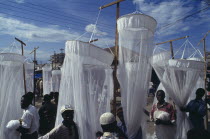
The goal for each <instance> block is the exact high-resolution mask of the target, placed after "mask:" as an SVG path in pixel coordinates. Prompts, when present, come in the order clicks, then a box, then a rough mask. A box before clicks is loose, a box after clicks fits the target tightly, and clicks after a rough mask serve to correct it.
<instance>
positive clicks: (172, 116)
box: [150, 102, 176, 121]
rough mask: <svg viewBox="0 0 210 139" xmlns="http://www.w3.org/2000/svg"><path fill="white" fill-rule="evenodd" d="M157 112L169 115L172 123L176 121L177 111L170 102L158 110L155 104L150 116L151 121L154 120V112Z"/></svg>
mask: <svg viewBox="0 0 210 139" xmlns="http://www.w3.org/2000/svg"><path fill="white" fill-rule="evenodd" d="M157 110H159V111H164V112H167V113H169V115H170V120H171V121H174V120H175V119H176V117H175V110H174V108H173V106H172V105H171V104H170V103H168V102H165V103H163V105H161V106H160V107H159V108H157V104H154V105H153V107H152V111H151V114H150V117H151V119H154V112H155V111H157ZM154 120H156V119H154Z"/></svg>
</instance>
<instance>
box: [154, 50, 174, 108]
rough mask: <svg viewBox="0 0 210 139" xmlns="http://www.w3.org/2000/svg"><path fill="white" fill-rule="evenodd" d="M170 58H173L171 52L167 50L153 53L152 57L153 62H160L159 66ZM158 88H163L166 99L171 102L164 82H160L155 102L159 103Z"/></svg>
mask: <svg viewBox="0 0 210 139" xmlns="http://www.w3.org/2000/svg"><path fill="white" fill-rule="evenodd" d="M170 58H171V53H170V52H167V51H165V52H160V53H158V54H155V55H153V57H152V58H151V61H152V62H153V63H156V62H158V64H159V66H160V65H164V61H165V60H169V59H170ZM158 90H163V91H164V92H165V101H166V102H169V95H168V93H167V90H166V89H165V88H164V86H163V84H162V83H161V82H160V84H159V86H158V88H157V90H156V92H155V98H154V101H153V104H155V103H157V98H156V93H157V91H158Z"/></svg>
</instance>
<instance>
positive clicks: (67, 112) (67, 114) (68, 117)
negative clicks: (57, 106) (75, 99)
mask: <svg viewBox="0 0 210 139" xmlns="http://www.w3.org/2000/svg"><path fill="white" fill-rule="evenodd" d="M60 112H61V115H62V117H63V120H64V121H65V122H68V123H72V122H73V120H74V110H73V109H72V108H71V106H70V105H63V106H62V107H61V111H60Z"/></svg>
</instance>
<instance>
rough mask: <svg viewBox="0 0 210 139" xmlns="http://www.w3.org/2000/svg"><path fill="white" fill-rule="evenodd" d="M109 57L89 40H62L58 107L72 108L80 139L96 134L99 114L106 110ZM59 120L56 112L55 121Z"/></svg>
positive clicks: (110, 78) (111, 88) (107, 108)
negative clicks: (63, 49) (63, 57)
mask: <svg viewBox="0 0 210 139" xmlns="http://www.w3.org/2000/svg"><path fill="white" fill-rule="evenodd" d="M112 61H113V56H112V55H111V54H110V53H108V52H106V51H104V50H103V49H101V48H98V47H96V46H94V45H92V44H89V43H85V42H81V41H67V42H66V47H65V59H64V63H63V66H62V70H61V72H62V74H61V76H62V77H61V84H60V92H59V93H60V95H59V102H58V110H60V108H61V106H62V105H65V104H70V105H71V106H72V107H73V108H74V110H75V116H74V117H75V122H76V124H77V125H78V128H79V134H80V138H81V139H93V138H96V136H95V133H96V132H97V131H99V130H101V127H100V123H99V117H100V115H101V114H103V113H104V112H109V111H110V99H112V95H111V94H112V93H111V92H113V81H112V69H111V68H110V67H109V66H110V65H111V63H112ZM62 120H63V119H62V117H61V114H60V113H57V118H56V125H58V124H60V123H61V121H62Z"/></svg>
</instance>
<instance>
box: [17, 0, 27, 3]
mask: <svg viewBox="0 0 210 139" xmlns="http://www.w3.org/2000/svg"><path fill="white" fill-rule="evenodd" d="M15 1H16V2H17V3H24V2H25V0H15Z"/></svg>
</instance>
